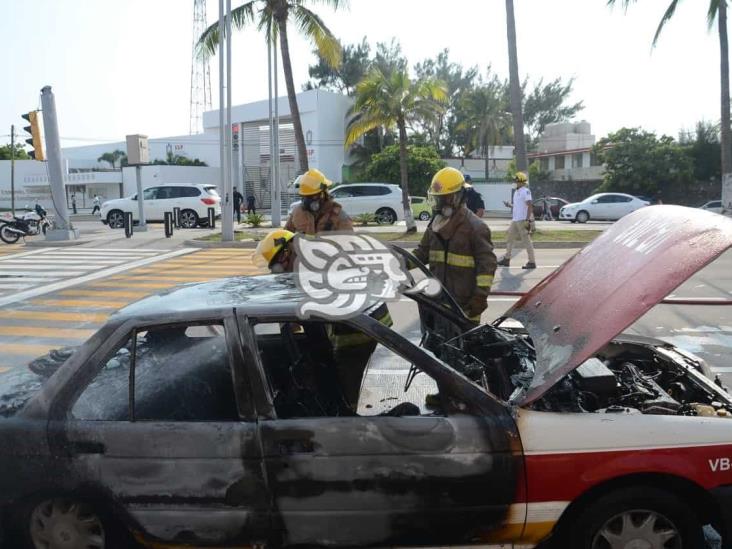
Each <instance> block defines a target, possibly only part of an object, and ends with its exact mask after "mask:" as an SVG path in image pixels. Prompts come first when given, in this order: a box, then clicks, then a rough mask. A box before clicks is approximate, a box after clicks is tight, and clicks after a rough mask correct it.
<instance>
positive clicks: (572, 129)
mask: <svg viewBox="0 0 732 549" xmlns="http://www.w3.org/2000/svg"><path fill="white" fill-rule="evenodd" d="M594 144H595V136H594V135H593V134H592V131H591V128H590V123H589V122H587V121H585V120H583V121H581V122H559V123H556V124H547V126H546V128H545V129H544V132H543V133H542V135H541V137H539V142H538V144H537V150H536V152H533V153H529V155H528V156H529V162H533V161H535V160H536V161H538V162H539V168H540V169H541V171H543V172H548V174H549V179H552V180H556V181H570V180H583V181H594V180H598V181H599V180H601V179H602V172H603V168H602V164H601V163H600V162H599V161H598V160H597V159H596V158H595V155H594V154H592V147H593V145H594Z"/></svg>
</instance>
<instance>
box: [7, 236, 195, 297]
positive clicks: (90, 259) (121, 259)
mask: <svg viewBox="0 0 732 549" xmlns="http://www.w3.org/2000/svg"><path fill="white" fill-rule="evenodd" d="M26 250H27V249H26ZM192 251H194V250H193V249H190V248H188V249H183V250H177V251H175V252H170V251H166V250H153V249H114V248H113V249H109V248H104V249H84V248H73V249H71V248H62V249H57V248H44V249H39V250H30V251H19V252H18V253H14V254H5V255H2V256H0V305H5V304H8V303H10V302H12V301H14V300H20V299H23V298H25V297H29V296H28V295H23V294H22V293H21V292H23V291H26V292H27V291H29V290H34V291H35V294H36V295H38V294H39V293H42V292H48V291H54V290H55V289H60V287H61V286H63V284H64V283H67V284H76V283H78V282H83V281H84V279H89V278H93V277H104V276H105V275H107V274H116V273H117V272H119V271H120V270H123V269H126V268H129V267H131V266H135V265H138V264H147V263H150V262H154V261H158V260H160V259H163V258H165V256H166V253H168V254H173V255H179V254H181V253H190V252H192Z"/></svg>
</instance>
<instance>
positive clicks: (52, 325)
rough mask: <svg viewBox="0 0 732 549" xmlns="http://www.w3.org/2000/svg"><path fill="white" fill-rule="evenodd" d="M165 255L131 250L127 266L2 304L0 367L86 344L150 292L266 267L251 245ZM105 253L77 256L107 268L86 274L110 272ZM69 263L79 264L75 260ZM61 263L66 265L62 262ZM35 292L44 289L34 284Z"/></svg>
mask: <svg viewBox="0 0 732 549" xmlns="http://www.w3.org/2000/svg"><path fill="white" fill-rule="evenodd" d="M69 251H70V250H69ZM90 251H91V252H109V253H106V257H107V258H108V259H101V260H102V261H105V260H109V261H111V260H115V261H116V260H118V259H120V258H121V256H117V255H116V254H115V253H113V251H112V250H90ZM74 252H76V253H79V252H81V250H79V249H76V250H74ZM127 252H131V251H130V250H128V251H127ZM135 252H137V250H135ZM57 253H58V252H57ZM53 255H55V254H53ZM165 255H166V254H165V252H162V253H161V251H160V250H156V251H153V252H152V253H145V254H143V255H142V256H139V255H138V256H133V255H132V254H131V253H128V254H127V255H124V258H123V259H122V265H123V266H125V269H124V270H120V271H119V272H112V273H110V274H109V275H107V276H102V277H96V278H93V279H91V280H81V283H79V284H76V285H73V286H65V287H61V288H59V289H57V290H54V291H50V292H43V293H39V294H38V295H36V296H30V297H28V298H25V299H22V300H17V301H14V302H13V303H11V304H9V305H6V306H5V307H0V351H1V352H0V372H2V371H4V370H7V369H9V368H14V367H25V366H26V365H27V364H28V362H29V361H30V360H32V359H33V358H35V357H38V356H40V355H43V354H45V353H47V352H48V351H50V350H51V349H56V348H59V347H64V346H72V345H80V344H81V343H83V342H84V341H85V340H86V339H87V338H88V337H89V336H90V335H91V334H93V333H94V332H95V331H96V330H97V329H98V328H99V327H100V326H101V325H102V324H103V323H104V321H105V320H106V319H107V317H108V316H109V315H110V314H112V313H113V312H114V311H116V310H117V309H119V308H121V307H124V306H125V305H127V304H128V303H131V302H133V301H136V300H138V299H141V298H143V297H145V296H146V295H150V294H154V293H157V292H160V291H163V290H165V289H167V288H171V287H173V286H176V285H178V284H184V283H190V282H202V281H205V280H210V279H213V278H222V277H228V276H237V275H254V274H260V273H261V272H262V270H261V269H259V268H258V267H256V266H255V265H254V264H253V262H252V255H253V251H252V250H250V249H249V250H248V249H241V248H233V249H212V250H200V251H196V250H188V251H187V252H186V253H183V254H180V255H178V256H175V257H171V258H167V259H166V258H165V257H164V256H165ZM40 256H45V252H44V253H43V254H40V255H39V258H36V259H35V261H36V262H37V263H36V265H37V264H38V263H43V262H46V261H47V258H46V257H40ZM103 256H104V254H103V253H101V254H100V253H93V254H91V255H89V256H82V255H78V256H77V257H80V258H82V260H80V261H79V262H78V264H81V265H84V266H91V265H92V264H93V265H94V267H95V268H96V269H101V270H100V271H86V270H85V271H84V272H85V273H89V272H91V273H92V274H94V273H95V272H100V273H104V272H105V271H106V270H107V269H105V267H108V266H109V265H108V264H106V263H105V264H101V267H100V264H99V260H100V258H102V257H103ZM156 256H157V257H160V258H161V259H160V260H159V261H154V262H152V261H151V262H148V263H145V262H142V264H139V265H137V263H136V261H139V259H140V257H142V258H143V259H147V258H154V257H156ZM25 257H31V256H25ZM33 257H35V256H33ZM64 257H65V258H68V257H69V255H68V254H64ZM3 264H4V259H3V258H0V273H1V272H2V269H3ZM62 265H63V264H62ZM119 265H120V263H119V262H118V263H116V264H114V265H112V267H113V268H117V267H118V266H119ZM135 265H137V266H135ZM69 267H70V268H71V267H73V268H76V267H74V266H73V265H69ZM127 267H129V268H127ZM58 268H59V269H61V268H62V266H59V267H58ZM38 278H42V277H38ZM85 278H86V277H85ZM0 280H2V278H0ZM56 283H58V282H56ZM41 284H43V282H41ZM0 291H2V290H0ZM30 291H31V292H33V291H38V290H37V289H35V288H31V290H30ZM1 295H2V294H0V296H1ZM0 305H2V297H0Z"/></svg>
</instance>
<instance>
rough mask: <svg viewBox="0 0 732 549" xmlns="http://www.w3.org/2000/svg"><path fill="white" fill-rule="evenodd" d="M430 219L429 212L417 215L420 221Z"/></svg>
mask: <svg viewBox="0 0 732 549" xmlns="http://www.w3.org/2000/svg"><path fill="white" fill-rule="evenodd" d="M430 217H432V216H431V215H430V212H420V213H419V219H420V220H421V221H429V220H430Z"/></svg>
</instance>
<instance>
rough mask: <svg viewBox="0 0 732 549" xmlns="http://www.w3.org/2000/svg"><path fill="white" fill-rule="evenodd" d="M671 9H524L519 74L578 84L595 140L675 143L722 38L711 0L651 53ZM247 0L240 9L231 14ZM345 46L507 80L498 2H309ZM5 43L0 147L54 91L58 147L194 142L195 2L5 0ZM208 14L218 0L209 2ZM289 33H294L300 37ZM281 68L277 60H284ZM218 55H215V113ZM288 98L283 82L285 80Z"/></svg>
mask: <svg viewBox="0 0 732 549" xmlns="http://www.w3.org/2000/svg"><path fill="white" fill-rule="evenodd" d="M668 1H669V0H644V1H643V2H639V3H637V4H635V5H632V6H630V7H629V8H628V10H627V12H625V11H624V10H623V9H622V8H620V7H615V8H612V9H611V8H609V7H607V6H606V1H605V0H554V1H548V0H515V2H514V5H515V10H516V30H517V38H518V56H519V72H520V74H521V76H522V78H523V77H525V76H527V75H528V76H529V77H530V79H531V81H536V80H538V79H539V78H544V79H545V80H549V79H554V78H556V77H562V78H563V79H565V80H566V79H569V78H574V92H573V95H572V99H573V100H574V101H579V100H581V101H583V102H584V104H585V109H584V111H582V112H581V113H580V114H579V116H578V119H585V120H587V121H589V122H590V123H591V124H592V133H593V134H595V135H596V136H597V137H598V138H599V137H602V136H604V135H606V134H607V133H608V132H611V131H615V130H617V129H619V128H621V127H623V126H631V127H634V126H640V127H642V128H644V129H647V130H650V131H655V132H658V133H666V134H669V135H672V136H677V135H678V132H679V130H681V129H690V128H693V126H694V125H695V123H696V122H697V121H698V120H702V119H704V120H711V121H717V120H718V119H719V102H720V100H719V95H720V94H719V43H718V38H717V33H716V27H715V29H713V30H712V31H711V32H710V31H709V30H708V28H707V22H706V9H705V8H706V5H707V2H700V1H698V0H697V1H686V2H681V3H680V6H679V8H678V10H677V13H676V15H675V17H674V19H673V20H672V21H671V22H670V23H669V24H668V25H667V26H666V28H665V29H664V32H663V34H662V35H661V38H660V40H659V42H658V45H657V46H656V47H655V48H652V47H651V42H652V39H653V35H654V33H655V30H656V26H657V24H658V21H659V20H660V18H661V16H662V14H663V12H664V10H665V7H666V5H667V4H668ZM240 3H241V2H240V0H232V4H233V6H237V5H239V4H240ZM311 4H312V6H313V8H314V9H315V10H317V11H318V13H319V14H320V15H321V16H322V18H323V20H324V21H325V23H326V24H327V25H328V27H329V28H330V29H331V30H332V31H333V32H334V34H335V35H336V36H338V37H339V39H341V41H342V42H344V43H353V42H359V41H360V40H361V38H362V37H364V36H365V37H366V38H367V40H368V41H369V42H370V43H371V44H372V46H373V45H375V44H376V43H377V42H380V41H382V42H383V41H390V40H391V39H392V37H394V38H396V39H397V40H398V41H399V42H400V43H401V46H402V50H403V53H404V55H405V56H406V57H407V59H408V60H409V62H410V65H414V64H415V63H417V62H419V61H422V60H424V59H426V58H430V57H434V56H435V55H436V54H437V53H438V52H439V51H441V50H442V49H444V48H449V50H450V57H451V60H453V61H455V62H459V63H461V64H463V65H465V66H474V65H475V66H478V67H480V68H481V70H483V71H484V70H485V68H486V67H488V66H489V65H490V66H491V67H492V70H493V71H494V72H495V73H497V74H498V75H500V76H502V77H507V76H508V53H507V44H506V29H505V2H504V1H503V0H450V1H449V2H445V1H444V0H442V1H440V0H351V1H350V4H349V7H348V8H347V9H345V10H343V11H339V12H333V11H332V10H331V9H330V8H328V7H325V6H324V5H322V4H320V3H319V2H311ZM0 6H2V8H3V13H4V16H3V17H2V18H0V40H2V41H3V42H4V44H5V48H4V49H5V52H6V55H5V56H4V59H3V62H2V63H3V65H4V69H5V70H4V71H3V77H2V80H0V81H4V84H3V85H0V143H6V142H8V141H9V133H10V125H11V124H15V125H16V132H22V130H19V128H20V127H22V126H23V125H25V121H24V120H22V119H21V118H20V115H21V114H23V113H25V112H28V111H29V110H33V109H36V108H39V107H40V89H41V88H42V87H43V86H45V85H51V86H52V87H53V90H54V93H55V95H56V108H57V111H58V117H59V128H60V134H61V136H62V146H67V147H68V146H74V145H86V144H90V143H95V142H104V141H119V140H123V139H124V136H125V135H126V134H132V133H142V134H146V135H149V136H150V137H165V136H175V135H185V134H188V130H189V103H190V77H191V48H192V41H193V37H192V16H193V0H125V1H124V2H113V1H111V0H0ZM207 10H208V14H207V15H208V19H209V22H211V23H213V22H214V21H215V20H216V19H217V17H218V12H217V10H218V2H216V1H215V0H208V6H207ZM293 31H294V29H293ZM290 37H291V41H290V43H291V55H292V64H293V67H294V74H295V85H296V88H297V90H298V91H299V90H300V89H301V87H302V85H303V84H304V83H305V82H306V81H307V80H308V65H309V64H310V63H313V62H314V61H315V57H314V55H313V54H312V46H311V45H309V44H308V43H307V42H306V41H305V40H303V39H302V38H300V37H299V36H297V34H296V33H295V32H291V33H290ZM232 63H233V71H232V78H233V83H232V97H233V103H234V104H240V103H246V102H249V101H256V100H261V99H266V97H267V56H266V46H265V42H264V39H263V36H262V35H261V34H258V33H257V31H256V29H247V30H246V31H242V32H239V33H237V34H236V35H235V38H234V41H233V54H232ZM280 67H281V65H280ZM217 71H218V58H216V57H214V58H212V59H211V79H212V86H213V96H214V105H213V106H214V108H216V107H217V103H218V87H217V85H218V78H217ZM280 86H281V87H280V91H281V94H284V90H285V88H284V77H282V78H281V79H280Z"/></svg>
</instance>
